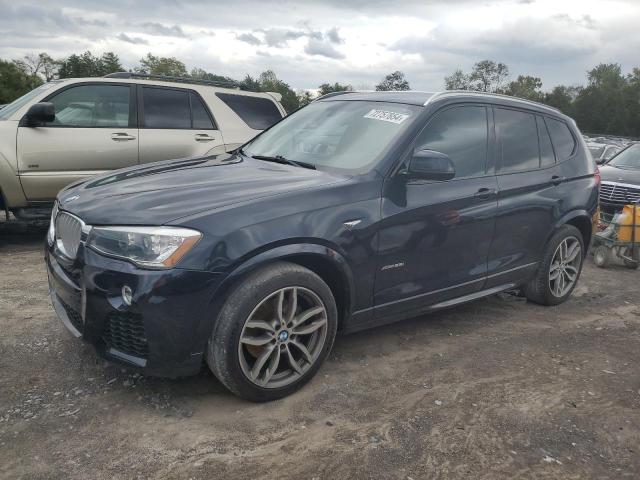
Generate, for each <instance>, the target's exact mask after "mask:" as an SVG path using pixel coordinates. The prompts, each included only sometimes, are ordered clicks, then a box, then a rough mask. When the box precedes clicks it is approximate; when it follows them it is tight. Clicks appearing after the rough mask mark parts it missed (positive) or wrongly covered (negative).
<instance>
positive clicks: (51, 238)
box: [47, 200, 58, 245]
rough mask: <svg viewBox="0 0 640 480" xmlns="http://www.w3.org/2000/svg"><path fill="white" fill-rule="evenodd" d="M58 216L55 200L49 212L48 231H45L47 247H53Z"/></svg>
mask: <svg viewBox="0 0 640 480" xmlns="http://www.w3.org/2000/svg"><path fill="white" fill-rule="evenodd" d="M57 216H58V201H57V200H56V201H55V202H54V204H53V209H52V210H51V220H49V230H48V231H47V240H48V241H49V245H53V242H55V240H56V239H55V237H56V217H57Z"/></svg>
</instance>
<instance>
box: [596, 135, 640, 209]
mask: <svg viewBox="0 0 640 480" xmlns="http://www.w3.org/2000/svg"><path fill="white" fill-rule="evenodd" d="M600 175H601V176H602V186H601V188H600V208H601V209H602V211H603V212H604V213H606V214H609V215H612V214H616V213H619V212H620V211H621V210H622V208H623V207H624V206H625V205H629V204H632V203H636V202H640V143H634V144H632V145H630V146H628V147H627V148H625V149H624V150H623V151H622V152H620V153H619V154H618V155H616V156H615V157H613V159H611V160H610V161H609V162H608V163H607V164H606V165H604V166H602V167H600Z"/></svg>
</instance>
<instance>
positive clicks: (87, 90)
mask: <svg viewBox="0 0 640 480" xmlns="http://www.w3.org/2000/svg"><path fill="white" fill-rule="evenodd" d="M129 92H130V89H129V87H128V86H126V85H78V86H77V87H71V88H68V89H66V90H63V91H62V92H60V93H58V94H57V95H54V96H53V97H51V98H50V99H49V100H48V101H49V102H51V103H53V105H54V106H55V108H56V118H55V120H54V121H53V122H51V123H49V124H47V125H49V126H57V127H76V128H82V127H84V128H94V127H103V128H127V127H128V126H129V98H130V94H129Z"/></svg>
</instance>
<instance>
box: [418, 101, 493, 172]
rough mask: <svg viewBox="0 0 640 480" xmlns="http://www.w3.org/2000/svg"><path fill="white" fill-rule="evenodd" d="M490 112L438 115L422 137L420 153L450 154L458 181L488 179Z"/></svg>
mask: <svg viewBox="0 0 640 480" xmlns="http://www.w3.org/2000/svg"><path fill="white" fill-rule="evenodd" d="M487 132H488V128H487V109H486V108H485V107H476V106H464V107H454V108H450V109H448V110H445V111H443V112H441V113H438V114H437V115H436V116H435V118H433V119H432V120H431V121H430V122H429V123H428V124H427V126H426V128H425V129H424V130H423V131H422V132H421V133H420V135H419V136H418V139H417V141H416V146H415V148H416V149H417V150H434V151H436V152H440V153H444V154H447V155H448V156H449V157H450V158H451V160H452V161H453V164H454V165H455V168H456V178H463V177H477V176H480V175H484V173H485V169H486V164H487V141H488V133H487Z"/></svg>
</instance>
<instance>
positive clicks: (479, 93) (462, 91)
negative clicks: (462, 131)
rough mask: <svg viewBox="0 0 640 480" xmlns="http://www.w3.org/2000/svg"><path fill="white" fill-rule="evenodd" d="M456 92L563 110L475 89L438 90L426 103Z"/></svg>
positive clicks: (524, 99) (557, 110)
mask: <svg viewBox="0 0 640 480" xmlns="http://www.w3.org/2000/svg"><path fill="white" fill-rule="evenodd" d="M456 93H458V94H460V93H464V94H466V95H473V96H477V97H498V98H508V99H509V100H515V101H517V102H521V103H526V104H529V105H535V106H536V107H542V108H547V109H549V110H553V111H554V112H558V113H562V111H561V110H560V109H559V108H556V107H552V106H551V105H546V104H544V103H540V102H535V101H533V100H528V99H526V98H520V97H513V96H511V95H504V94H502V93H489V92H475V91H473V90H445V91H442V92H437V93H435V94H433V96H432V97H431V98H429V100H427V101H426V102H425V103H424V104H425V106H426V105H427V104H429V103H431V102H432V101H433V100H435V99H436V98H437V97H441V96H444V95H448V94H456Z"/></svg>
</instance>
